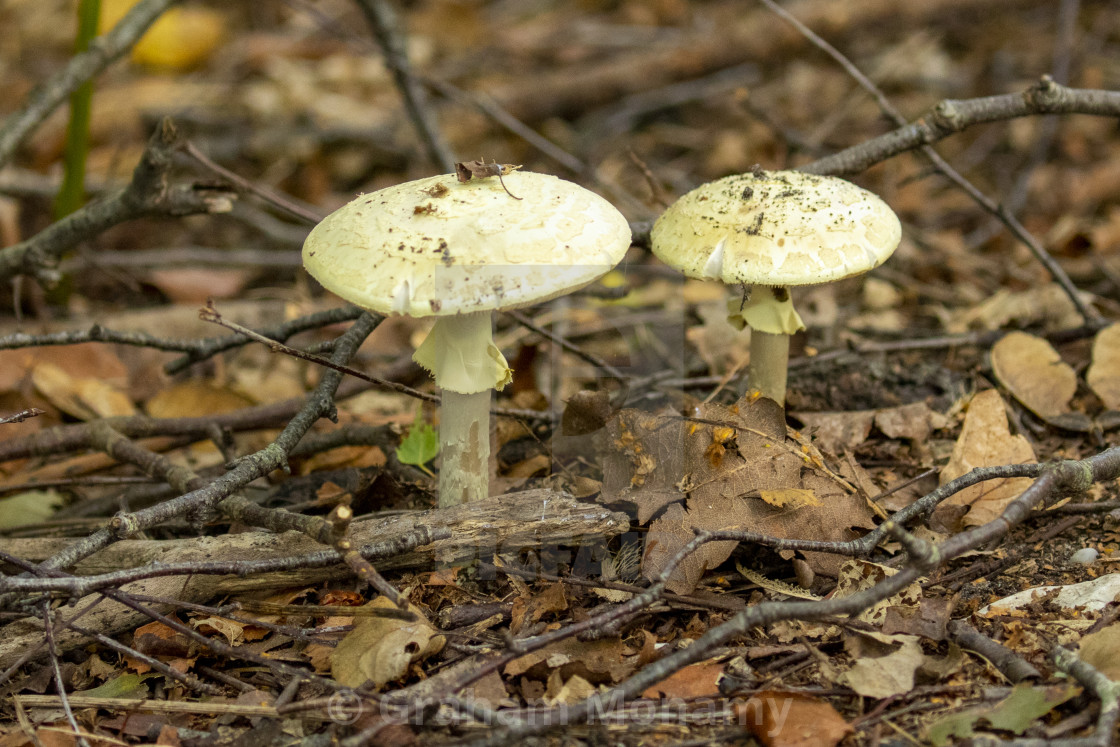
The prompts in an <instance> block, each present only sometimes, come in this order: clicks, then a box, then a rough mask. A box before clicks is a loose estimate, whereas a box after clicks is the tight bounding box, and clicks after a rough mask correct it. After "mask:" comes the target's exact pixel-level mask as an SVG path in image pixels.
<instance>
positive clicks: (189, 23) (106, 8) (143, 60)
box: [98, 0, 226, 70]
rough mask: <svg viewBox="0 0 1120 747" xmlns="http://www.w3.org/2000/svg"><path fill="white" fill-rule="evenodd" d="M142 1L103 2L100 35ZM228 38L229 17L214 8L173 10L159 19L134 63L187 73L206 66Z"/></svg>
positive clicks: (138, 49)
mask: <svg viewBox="0 0 1120 747" xmlns="http://www.w3.org/2000/svg"><path fill="white" fill-rule="evenodd" d="M137 2H138V0H101V19H100V23H99V24H98V31H99V33H104V32H106V31H108V30H109V29H111V28H112V27H113V26H114V25H116V23H117V21H119V20H120V19H121V18H123V17H124V15H125V14H126V13H127V12H128V11H129V10H131V9H132V6H134V5H136V3H137ZM225 35H226V19H225V15H224V14H223V13H221V12H219V11H217V10H214V9H212V8H203V7H195V6H190V7H185V8H180V7H177V8H171V9H170V10H168V11H167V12H165V13H164V14H163V15H162V16H160V17H159V20H157V21H156V22H155V23H153V24H152V26H151V28H149V29H148V31H147V33H145V34H144V35H143V36H142V37H140V41H139V42H137V43H136V46H134V47H133V48H132V61H133V62H135V63H136V64H138V65H150V66H152V67H160V68H167V69H170V70H187V69H190V68H192V67H196V66H198V65H201V64H202V63H204V62H206V60H207V59H209V58H210V55H211V54H213V52H214V50H215V49H216V48H217V47H218V45H220V44H221V43H222V40H223V39H224V38H225Z"/></svg>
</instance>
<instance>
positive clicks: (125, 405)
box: [31, 363, 136, 420]
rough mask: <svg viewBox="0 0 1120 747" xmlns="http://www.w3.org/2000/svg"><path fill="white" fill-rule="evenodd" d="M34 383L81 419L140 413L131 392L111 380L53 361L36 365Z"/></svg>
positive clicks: (47, 395) (60, 406)
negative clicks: (73, 370) (71, 370)
mask: <svg viewBox="0 0 1120 747" xmlns="http://www.w3.org/2000/svg"><path fill="white" fill-rule="evenodd" d="M31 383H32V384H34V385H35V388H36V389H37V390H39V393H40V394H42V395H43V396H44V397H46V398H47V399H48V400H50V402H51V404H52V405H54V406H55V407H57V408H58V409H60V410H62V411H63V412H65V413H67V414H68V415H73V416H74V417H76V418H78V419H80V420H93V419H95V418H108V417H113V416H114V415H134V414H136V408H135V407H134V406H133V404H132V400H130V399H129V398H128V395H126V394H125V393H124V392H122V391H120V390H119V389H117V388H115V387H114V386H112V385H111V384H109V383H108V382H105V381H102V380H101V379H87V378H80V377H77V376H71V375H70V374H68V373H66V371H64V370H63V369H62V368H61V367H59V366H56V365H55V364H53V363H40V364H38V365H37V366H35V368H34V369H32V371H31Z"/></svg>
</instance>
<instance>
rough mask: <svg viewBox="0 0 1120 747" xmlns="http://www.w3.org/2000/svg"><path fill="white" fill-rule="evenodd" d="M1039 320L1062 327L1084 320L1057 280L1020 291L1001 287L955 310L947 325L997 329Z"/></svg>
mask: <svg viewBox="0 0 1120 747" xmlns="http://www.w3.org/2000/svg"><path fill="white" fill-rule="evenodd" d="M1035 323H1042V324H1045V325H1046V326H1050V327H1057V328H1060V329H1061V328H1066V327H1076V326H1077V325H1078V324H1080V323H1081V316H1080V315H1079V314H1078V313H1077V308H1076V307H1075V306H1074V305H1073V301H1071V300H1070V299H1069V296H1067V295H1066V292H1065V291H1064V290H1062V288H1061V286H1059V285H1058V284H1057V283H1048V284H1047V285H1040V286H1035V287H1032V288H1030V289H1029V290H1025V291H1017V292H1016V291H1010V290H1007V289H1006V288H1001V289H1000V290H998V291H996V292H995V293H993V294H991V295H990V296H988V297H987V298H986V299H985V300H984V301H983V302H982V303H980V304H978V305H977V306H976V307H974V308H971V309H968V310H966V311H963V312H960V313H958V314H955V315H954V317H953V319H952V320H951V321H950V322H949V323H948V324H947V325H946V331H948V332H967V331H969V330H970V329H989V330H994V329H1001V328H1003V327H1007V326H1019V327H1023V326H1026V325H1028V324H1035Z"/></svg>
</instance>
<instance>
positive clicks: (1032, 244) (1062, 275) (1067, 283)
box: [759, 0, 1120, 322]
mask: <svg viewBox="0 0 1120 747" xmlns="http://www.w3.org/2000/svg"><path fill="white" fill-rule="evenodd" d="M759 2H761V3H762V4H763V5H765V6H766V7H767V8H769V9H770V10H771V11H773V12H774V13H775V14H777V15H778V16H780V17H781V18H782V19H784V20H785V21H786V22H788V23H790V24H791V25H793V26H794V27H795V28H796V29H797V30H798V32H800V33H801V34H802V35H803V36H804V37H805V38H806V39H808V40H809V41H810V42H812V43H813V44H814V45H815V46H816V47H818V48H819V49H821V50H822V51H823V52H824V53H825V54H827V55H828V56H829V57H831V58H832V59H834V60H836V62H837V63H839V65H840V66H841V67H842V68H844V70H845V71H846V72H847V73H848V75H850V76H851V77H852V78H853V79H854V80H855V81H856V82H857V83H858V84H859V85H860V87H861V88H863V89H864V90H865V91H867V92H868V93H870V94H871V96H872V98H874V99H875V101H876V103H877V104H878V105H879V109H880V110H882V112H883V113H884V114H886V115H887V116H888V117H890V119H891V120H892V121H893V122H894V123H895V124H896V125H897V126H899V127H903V126H905V125H906V124H907V122H906V118H905V117H903V116H902V114H901V113H900V112H899V111H898V110H897V109H896V108H895V107H894V105H893V104H891V102H890V101H889V100H888V99H887V97H886V95H885V94H884V93H883V92H882V90H880V89H879V87H878V86H876V85H875V84H874V83H872V82H871V80H870V79H869V78H868V77H867V76H866V75H864V74H863V73H862V72H861V71H860V70H859V68H857V67H856V66H855V65H854V64H853V63H852V61H851V60H849V59H848V58H847V57H845V56H844V55H843V54H841V53H840V51H839V50H838V49H836V48H835V47H833V46H832V45H831V44H829V43H828V42H826V41H825V40H824V39H822V38H821V37H819V36H818V35H817V34H815V33H813V31H812V30H811V29H810V28H809V27H808V26H806V25H805V24H803V23H801V22H800V21H798V20H797V19H796V18H795V17H794V16H793V15H791V14H790V13H789V12H788V11H787V10H785V9H784V8H782V7H781V6H780V5H778V4H777V3H776V2H774V0H759ZM1056 86H1057V84H1056V83H1054V81H1053V80H1052V79H1051V78H1050V76H1043V77H1042V80H1041V81H1040V82H1039V85H1038V87H1037V88H1038V89H1040V90H1041V95H1043V96H1045V97H1049V96H1051V95H1052V90H1053V89H1054V88H1055V87H1056ZM1117 99H1118V100H1120V95H1118V96H1117ZM920 150H921V152H922V155H924V156H925V157H926V158H927V159H928V160H929V161H930V163H932V164H933V166H934V167H935V168H936V169H937V170H938V171H939V172H941V174H943V175H944V176H945V177H946V178H947V179H949V181H951V182H953V183H954V184H956V185H957V187H958V188H960V189H961V190H962V191H964V193H965V194H967V195H968V196H969V197H971V198H972V200H973V201H974V202H976V203H977V204H978V205H980V206H981V207H982V208H984V209H985V210H987V211H988V212H989V213H991V214H992V215H994V216H996V217H998V218H999V219H1000V220H1002V221H1003V223H1004V224H1005V225H1006V226H1007V227H1008V228H1009V229H1011V233H1012V234H1014V236H1015V237H1016V238H1017V239H1019V241H1020V242H1022V243H1023V244H1024V245H1025V246H1026V247H1027V248H1028V249H1029V250H1030V251H1031V253H1032V254H1033V255H1034V256H1035V259H1037V260H1038V261H1039V263H1040V264H1042V266H1043V267H1045V268H1046V270H1047V271H1048V272H1049V273H1050V276H1051V277H1053V278H1054V280H1055V281H1056V282H1057V283H1058V285H1060V286H1061V287H1062V290H1063V291H1065V293H1066V295H1067V296H1069V299H1070V301H1072V302H1073V305H1074V307H1075V308H1076V309H1077V311H1078V313H1079V314H1081V318H1082V319H1084V320H1085V321H1086V322H1094V321H1098V320H1099V319H1101V315H1100V313H1099V312H1097V310H1096V309H1094V308H1092V307H1091V306H1089V305H1088V304H1086V303H1085V302H1084V301H1083V300H1082V299H1081V293H1080V292H1079V291H1078V290H1077V287H1076V286H1075V285H1074V284H1073V281H1072V280H1070V279H1069V275H1067V274H1066V272H1065V270H1063V269H1062V266H1061V265H1059V264H1058V263H1057V261H1055V260H1054V258H1053V257H1051V256H1050V254H1049V252H1047V251H1046V249H1045V247H1043V246H1042V244H1040V243H1039V242H1038V240H1037V239H1035V238H1034V236H1032V235H1031V234H1030V233H1029V232H1028V231H1027V229H1026V228H1025V227H1023V225H1022V224H1021V223H1020V222H1019V221H1018V220H1017V219H1016V218H1015V216H1013V215H1011V214H1010V213H1009V212H1008V211H1007V210H1006V208H1004V207H1003V206H1001V205H999V204H997V203H996V202H995V201H994V200H992V199H991V198H990V197H988V196H987V195H985V194H983V193H982V192H981V191H980V190H979V189H977V188H976V186H975V185H973V184H972V183H971V182H969V181H968V180H967V179H965V178H964V176H963V175H961V173H960V172H958V171H957V170H956V169H954V168H953V167H952V166H950V165H949V162H948V161H946V160H945V159H944V158H942V157H941V155H940V154H939V153H938V152H937V151H935V150H934V149H933V147H932V146H930V145H921V146H920Z"/></svg>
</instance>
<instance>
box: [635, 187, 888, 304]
mask: <svg viewBox="0 0 1120 747" xmlns="http://www.w3.org/2000/svg"><path fill="white" fill-rule="evenodd" d="M901 237H902V228H901V226H900V225H899V222H898V218H897V217H896V216H895V214H894V212H893V211H892V210H891V209H890V207H888V206H887V204H886V203H885V202H883V201H882V200H881V199H879V198H878V197H877V196H875V195H874V194H872V193H871V192H868V191H867V190H865V189H862V188H860V187H857V186H856V185H854V184H852V183H851V182H847V181H845V180H843V179H839V178H837V177H833V176H817V175H814V174H803V173H801V172H798V171H757V172H752V173H747V174H736V175H734V176H729V177H725V178H723V179H719V180H717V181H714V182H709V183H708V184H704V185H701V186H700V187H697V188H696V189H694V190H692V191H691V192H689V193H688V194H686V195H685V196H683V197H681V198H680V199H679V200H677V201H676V202H675V203H673V204H672V205H671V206H670V207H669V209H668V210H666V211H665V213H664V214H663V215H662V216H661V217H660V218H659V219H658V220H657V223H655V224H654V227H653V232H652V234H651V239H652V244H653V253H654V254H656V255H657V256H658V258H660V259H661V260H662V261H663V262H665V263H666V264H668V265H671V266H672V267H675V268H677V269H679V270H680V271H681V272H683V273H684V274H685V275H688V276H689V277H694V278H703V279H712V280H721V281H723V282H724V283H727V284H729V285H733V284H737V283H745V284H747V285H768V286H790V285H815V284H818V283H827V282H831V281H833V280H840V279H841V278H846V277H849V276H851V275H858V274H860V273H863V272H867V271H868V270H870V269H872V268H873V267H877V266H878V265H880V264H882V263H883V262H884V261H886V259H887V258H888V257H890V256H891V254H892V253H894V250H895V248H896V247H897V246H898V242H899V240H900V239H901Z"/></svg>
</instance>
